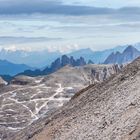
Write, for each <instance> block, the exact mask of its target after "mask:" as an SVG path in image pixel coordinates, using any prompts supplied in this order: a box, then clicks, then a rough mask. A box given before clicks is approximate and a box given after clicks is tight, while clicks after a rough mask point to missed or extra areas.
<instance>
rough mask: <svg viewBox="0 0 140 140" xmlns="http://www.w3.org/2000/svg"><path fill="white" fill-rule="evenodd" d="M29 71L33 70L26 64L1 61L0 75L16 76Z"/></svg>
mask: <svg viewBox="0 0 140 140" xmlns="http://www.w3.org/2000/svg"><path fill="white" fill-rule="evenodd" d="M27 69H33V68H31V67H29V66H27V65H25V64H14V63H11V62H9V61H7V60H0V75H16V74H17V73H20V72H23V71H25V70H27Z"/></svg>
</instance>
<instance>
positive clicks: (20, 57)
mask: <svg viewBox="0 0 140 140" xmlns="http://www.w3.org/2000/svg"><path fill="white" fill-rule="evenodd" d="M133 46H134V47H135V48H136V49H138V50H140V43H137V44H135V45H133ZM127 47H128V45H124V46H117V47H115V48H112V49H107V50H103V51H93V50H91V49H90V48H87V49H79V50H77V51H73V52H71V53H65V54H66V55H67V56H69V57H70V56H73V57H74V58H75V59H78V58H80V57H81V56H82V57H84V58H85V61H86V62H87V61H88V60H92V61H93V62H94V63H103V62H104V61H105V59H106V58H107V57H108V56H109V55H110V54H111V53H112V52H117V51H119V52H120V53H122V52H123V51H124V49H126V48H127ZM62 55H64V53H61V52H59V51H55V52H50V51H48V50H40V51H23V50H15V51H13V50H7V49H2V50H1V51H0V59H1V60H7V61H10V62H12V63H16V64H26V65H28V66H31V67H37V68H44V67H47V66H49V65H51V63H52V62H53V61H54V60H56V59H57V58H58V57H61V56H62ZM38 58H39V59H38Z"/></svg>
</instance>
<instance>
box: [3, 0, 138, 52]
mask: <svg viewBox="0 0 140 140" xmlns="http://www.w3.org/2000/svg"><path fill="white" fill-rule="evenodd" d="M0 29H1V32H0V48H7V49H25V50H41V49H44V48H47V49H49V50H50V51H55V50H60V51H62V52H69V51H72V50H76V49H79V48H89V47H90V48H92V49H93V50H104V49H108V48H112V47H115V46H118V45H123V44H124V45H125V44H134V43H137V42H140V38H139V36H140V1H139V0H133V1H128V0H113V1H112V0H69V1H67V0H30V1H29V0H0Z"/></svg>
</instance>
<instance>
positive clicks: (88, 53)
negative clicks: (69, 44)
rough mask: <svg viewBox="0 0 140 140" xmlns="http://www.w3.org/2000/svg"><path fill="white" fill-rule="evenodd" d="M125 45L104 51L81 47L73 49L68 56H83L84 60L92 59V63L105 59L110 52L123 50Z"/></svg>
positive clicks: (101, 61)
mask: <svg viewBox="0 0 140 140" xmlns="http://www.w3.org/2000/svg"><path fill="white" fill-rule="evenodd" d="M126 47H127V46H118V47H115V48H112V49H107V50H104V51H95V52H94V51H92V50H91V49H90V48H87V49H81V50H78V51H74V52H72V53H69V54H68V56H73V57H74V58H76V59H77V58H79V57H81V56H82V57H84V58H85V60H86V61H88V60H92V61H93V62H94V63H103V62H104V61H105V59H106V58H107V57H108V55H110V54H111V53H112V52H116V51H119V52H123V50H124V49H125V48H126Z"/></svg>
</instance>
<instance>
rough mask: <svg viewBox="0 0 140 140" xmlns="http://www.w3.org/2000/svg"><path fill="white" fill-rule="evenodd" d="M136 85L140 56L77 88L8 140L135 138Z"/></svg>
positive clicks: (139, 103)
mask: <svg viewBox="0 0 140 140" xmlns="http://www.w3.org/2000/svg"><path fill="white" fill-rule="evenodd" d="M139 85H140V58H138V59H137V60H135V61H134V62H133V63H131V64H128V65H127V66H126V67H125V68H123V70H122V71H121V72H120V73H118V74H117V75H114V76H113V77H111V78H109V79H108V80H106V81H104V82H102V83H98V84H94V85H90V86H89V87H87V88H85V89H83V90H81V91H79V92H78V93H77V94H75V96H74V97H72V99H71V100H70V101H69V102H68V103H67V104H65V105H64V106H63V107H62V108H60V109H59V110H57V111H56V112H55V113H54V114H52V115H51V116H49V117H48V116H46V117H43V118H41V119H40V120H39V121H36V122H34V123H33V124H32V125H30V126H28V127H26V128H25V129H23V130H21V131H20V132H18V133H17V134H15V135H13V138H12V140H58V139H59V140H75V139H77V140H83V139H85V140H95V139H96V140H139V139H140V131H139V128H140V111H139V108H140V94H139V93H140V92H139V91H140V86H139ZM7 140H8V139H7Z"/></svg>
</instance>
